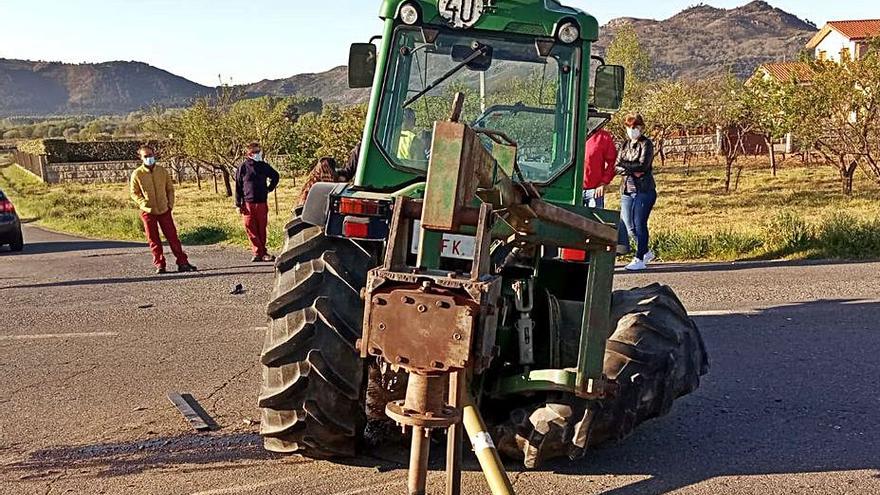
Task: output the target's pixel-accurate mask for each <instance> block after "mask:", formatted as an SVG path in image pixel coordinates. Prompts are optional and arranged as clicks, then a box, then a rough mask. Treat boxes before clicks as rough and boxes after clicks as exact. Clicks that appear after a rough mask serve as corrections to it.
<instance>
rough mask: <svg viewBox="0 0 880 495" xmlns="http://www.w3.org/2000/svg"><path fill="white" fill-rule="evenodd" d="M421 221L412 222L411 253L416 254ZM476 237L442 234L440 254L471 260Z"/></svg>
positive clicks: (474, 249) (444, 256) (445, 256)
mask: <svg viewBox="0 0 880 495" xmlns="http://www.w3.org/2000/svg"><path fill="white" fill-rule="evenodd" d="M420 227H421V223H420V222H419V221H418V220H416V221H415V222H414V223H413V239H412V244H411V245H410V251H411V252H412V254H418V252H419V241H420V236H419V232H420V230H419V229H420ZM476 246H477V239H476V238H475V237H474V236H471V235H457V234H444V235H443V244H442V249H441V252H440V256H441V257H443V258H453V259H457V260H472V259H474V253H475V252H476Z"/></svg>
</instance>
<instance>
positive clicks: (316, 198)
mask: <svg viewBox="0 0 880 495" xmlns="http://www.w3.org/2000/svg"><path fill="white" fill-rule="evenodd" d="M346 187H348V184H347V183H344V182H316V183H315V184H314V185H312V187H311V189H309V196H308V197H307V198H306V202H305V204H304V205H303V210H302V217H301V218H302V221H303V223H307V224H309V225H315V226H318V227H321V228H323V227H324V226H326V225H327V216H328V214H329V212H330V196H333V195H338V194H341V193H342V191H344V190H345V188H346Z"/></svg>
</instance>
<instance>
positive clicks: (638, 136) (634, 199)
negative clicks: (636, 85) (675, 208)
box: [615, 115, 657, 271]
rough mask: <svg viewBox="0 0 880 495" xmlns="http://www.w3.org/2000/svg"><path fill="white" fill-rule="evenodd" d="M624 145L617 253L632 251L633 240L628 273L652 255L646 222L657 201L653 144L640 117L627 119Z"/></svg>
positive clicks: (644, 264) (618, 168)
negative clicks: (632, 239) (633, 240)
mask: <svg viewBox="0 0 880 495" xmlns="http://www.w3.org/2000/svg"><path fill="white" fill-rule="evenodd" d="M625 123H626V136H627V139H626V142H624V143H623V145H621V147H620V152H619V153H618V156H617V165H616V167H615V168H616V171H617V174H618V175H621V176H623V181H622V182H621V185H620V219H621V225H620V226H619V228H618V240H617V244H618V246H617V252H618V254H627V253H629V252H630V251H631V247H630V239H631V238H634V239H635V241H636V254H635V257H634V258H633V260H632V262H631V263H630V264H628V265H627V266H626V269H627V270H629V271H641V270H646V269H647V268H648V263H650V262H651V261H652V260H653V259H654V253H653V252H651V251H650V250H649V249H648V242H649V240H650V236H649V232H648V219H649V218H650V217H651V210H653V209H654V204H655V203H656V202H657V184H656V182H655V181H654V168H653V165H654V143H653V142H652V141H651V140H650V139H648V138H647V137H646V136H645V120H644V119H643V118H642V116H641V115H630V116H628V117H627V118H626V121H625Z"/></svg>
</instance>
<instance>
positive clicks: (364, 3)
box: [0, 0, 880, 85]
mask: <svg viewBox="0 0 880 495" xmlns="http://www.w3.org/2000/svg"><path fill="white" fill-rule="evenodd" d="M501 1H503V0H501ZM563 3H567V4H570V5H573V6H577V7H580V8H582V9H584V10H586V11H587V12H590V13H591V14H593V15H595V16H596V17H597V18H598V19H599V21H600V22H601V23H604V22H606V21H608V20H609V19H612V18H614V17H622V16H632V17H649V18H656V19H663V18H666V17H669V16H671V15H674V14H675V13H677V12H679V11H680V10H682V9H684V8H686V7H688V6H690V5H693V4H695V3H697V2H696V1H695V0H672V1H669V0H664V1H662V2H661V1H657V0H630V1H619V0H618V1H607V0H606V1H591V0H563ZM708 3H710V4H711V5H714V6H716V7H725V8H730V7H736V6H738V5H742V4H744V3H747V0H732V1H728V0H714V1H711V2H708ZM771 3H772V4H773V5H775V6H777V7H780V8H782V9H784V10H787V11H788V12H791V13H793V14H796V15H798V16H800V17H802V18H805V19H809V20H811V21H813V22H815V23H817V24H820V25H821V24H823V23H824V22H825V21H827V20H829V19H842V18H843V19H852V18H880V2H878V1H876V0H837V1H834V2H829V1H828V0H823V1H814V0H809V1H806V0H775V1H772V0H771ZM379 4H380V1H379V0H320V1H311V0H248V1H242V0H0V58H23V59H32V60H49V61H63V62H103V61H108V60H138V61H143V62H147V63H149V64H152V65H155V66H158V67H161V68H163V69H166V70H168V71H171V72H173V73H175V74H178V75H181V76H184V77H187V78H189V79H192V80H194V81H197V82H200V83H203V84H208V85H216V84H217V82H218V75H222V77H223V81H224V82H229V81H230V80H231V81H232V82H234V83H247V82H254V81H258V80H261V79H265V78H269V79H277V78H283V77H288V76H291V75H293V74H297V73H302V72H319V71H324V70H327V69H330V68H333V67H335V66H337V65H342V64H344V63H346V59H347V54H348V45H349V44H350V43H352V42H355V41H366V40H367V39H368V38H369V37H370V36H371V35H374V34H378V32H379V30H380V27H381V24H380V22H379V20H378V16H377V12H378V10H379Z"/></svg>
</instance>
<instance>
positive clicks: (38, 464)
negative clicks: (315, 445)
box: [0, 433, 279, 479]
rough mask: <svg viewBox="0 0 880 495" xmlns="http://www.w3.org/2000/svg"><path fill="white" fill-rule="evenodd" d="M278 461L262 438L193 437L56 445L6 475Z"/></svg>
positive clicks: (123, 472) (111, 472)
mask: <svg viewBox="0 0 880 495" xmlns="http://www.w3.org/2000/svg"><path fill="white" fill-rule="evenodd" d="M278 457H279V456H278V455H276V454H272V453H270V452H268V451H266V450H264V449H263V442H262V440H261V439H260V437H259V435H256V434H250V433H248V434H192V435H184V436H176V437H159V438H152V439H149V440H142V441H135V442H123V443H107V444H94V445H77V446H65V447H52V448H48V449H42V450H37V451H35V452H32V453H31V454H29V455H28V456H27V458H26V459H24V460H22V461H20V462H17V463H13V464H9V465H6V466H4V467H2V468H0V471H7V472H16V473H18V474H23V473H27V472H31V473H32V474H30V475H28V474H24V478H22V479H38V478H40V477H42V476H44V475H46V476H54V475H53V474H51V473H53V472H55V471H56V470H65V471H66V470H89V471H90V472H89V474H88V476H98V477H104V476H124V475H131V474H138V473H142V472H144V471H149V470H152V469H161V468H168V467H173V466H176V465H188V466H191V465H200V466H206V465H211V466H210V468H208V467H205V468H204V469H211V470H216V469H223V468H222V467H218V464H219V463H229V462H241V461H247V460H270V459H274V458H278ZM195 470H198V469H195ZM91 471H96V472H91ZM47 472H48V473H49V474H46V473H47Z"/></svg>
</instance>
